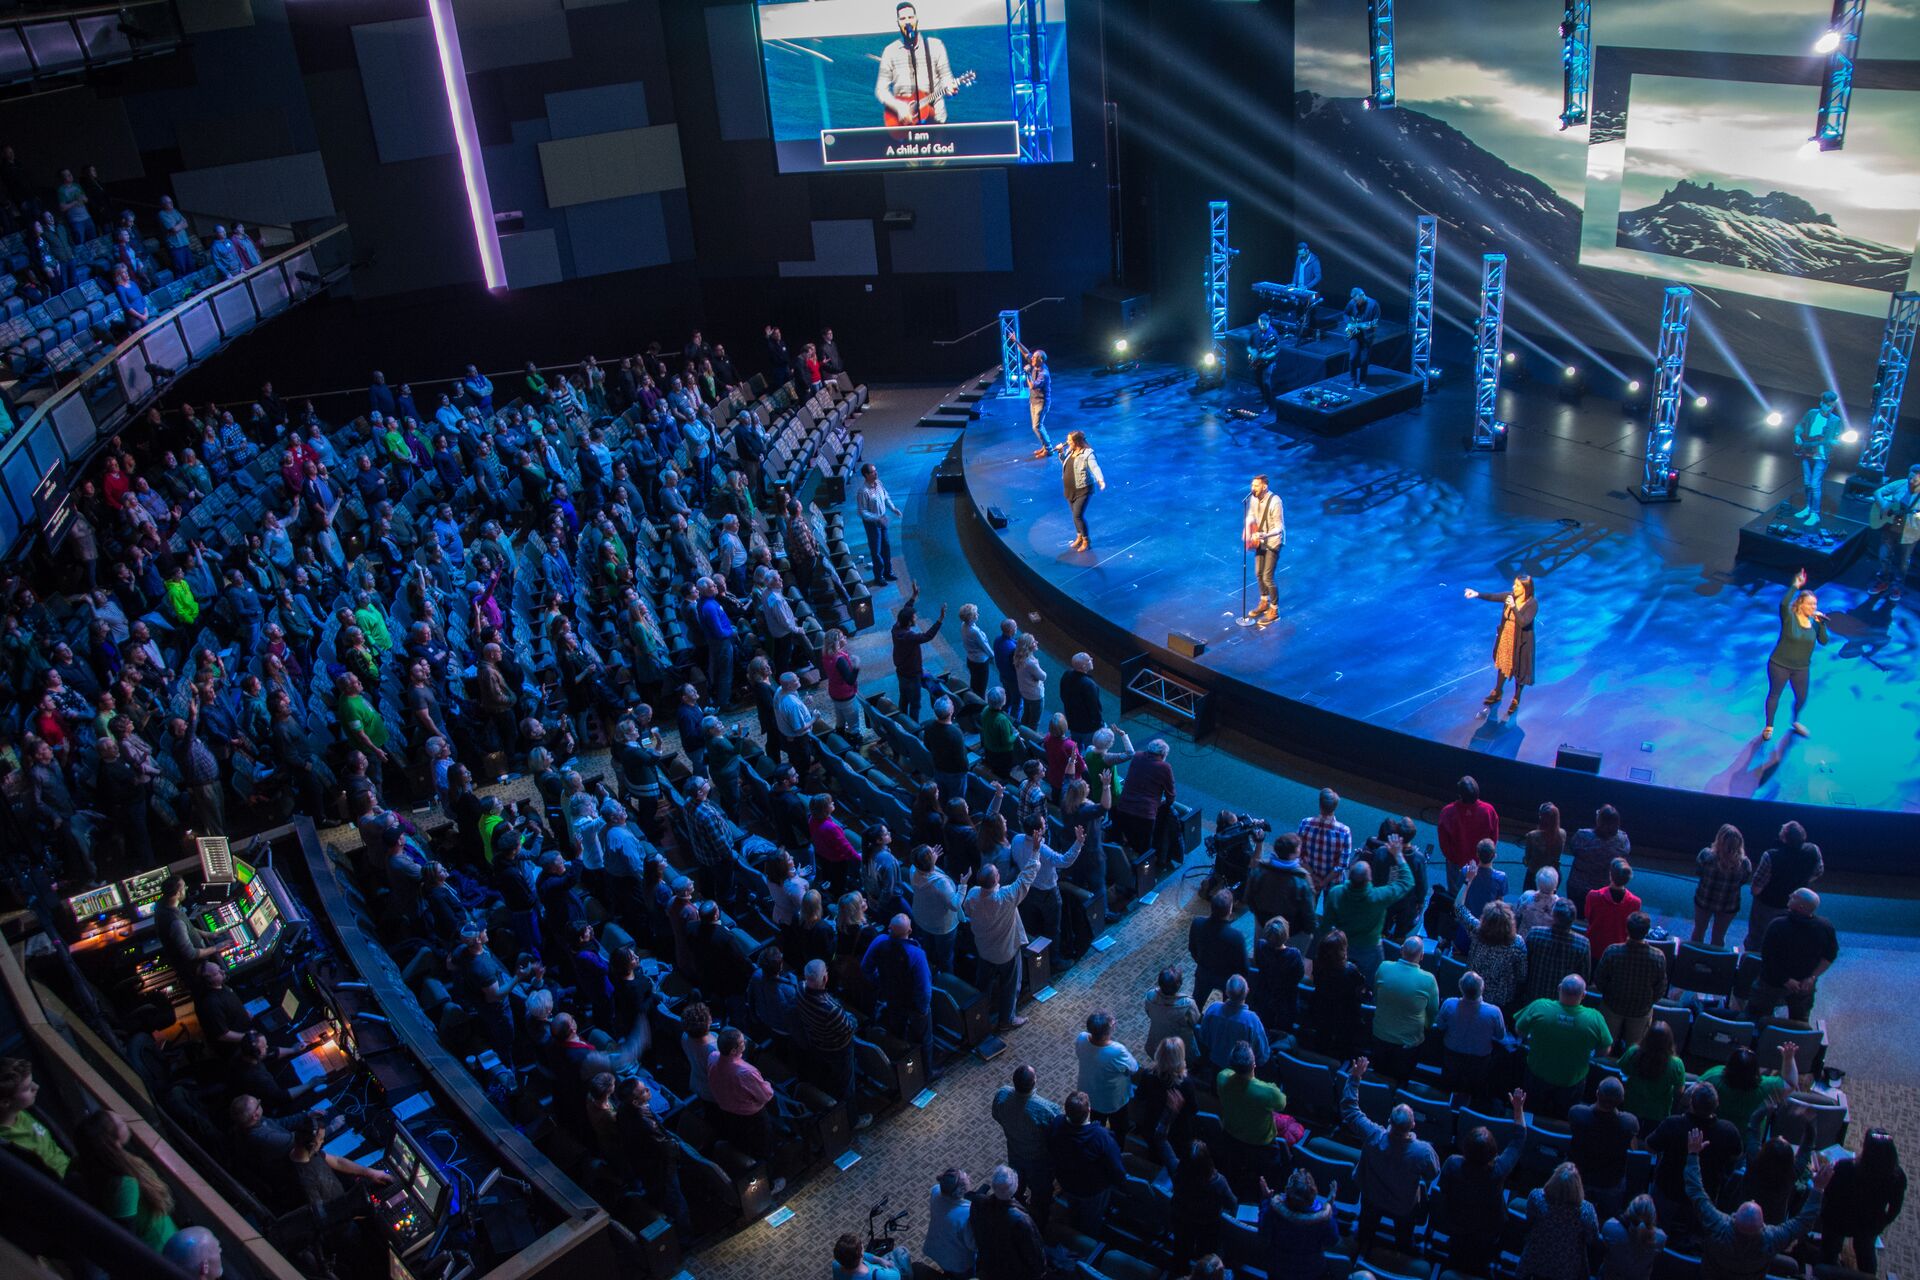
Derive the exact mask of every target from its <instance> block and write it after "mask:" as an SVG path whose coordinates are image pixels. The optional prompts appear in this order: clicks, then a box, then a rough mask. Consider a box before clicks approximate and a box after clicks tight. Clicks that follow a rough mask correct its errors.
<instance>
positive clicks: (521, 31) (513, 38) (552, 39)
mask: <svg viewBox="0 0 1920 1280" xmlns="http://www.w3.org/2000/svg"><path fill="white" fill-rule="evenodd" d="M453 16H454V20H455V21H456V22H458V23H459V25H460V54H461V57H462V59H463V60H464V61H465V62H466V64H467V75H468V76H469V77H472V76H477V75H479V74H480V73H481V72H483V71H497V70H499V69H500V68H501V67H524V66H529V65H531V64H533V63H536V62H559V61H561V60H563V59H566V58H570V57H572V56H573V42H572V40H571V38H570V37H569V35H568V32H567V14H566V10H565V8H564V7H563V6H562V5H561V3H560V0H453Z"/></svg>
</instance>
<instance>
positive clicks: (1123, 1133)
mask: <svg viewBox="0 0 1920 1280" xmlns="http://www.w3.org/2000/svg"><path fill="white" fill-rule="evenodd" d="M1073 1049H1074V1057H1075V1058H1076V1059H1078V1061H1079V1064H1080V1076H1079V1089H1080V1092H1081V1093H1083V1094H1085V1095H1086V1097H1087V1100H1088V1105H1090V1106H1091V1107H1092V1108H1093V1118H1094V1119H1095V1120H1098V1121H1099V1122H1100V1123H1101V1124H1103V1125H1105V1126H1107V1127H1108V1128H1109V1129H1111V1130H1113V1136H1114V1137H1115V1138H1116V1139H1118V1140H1120V1141H1122V1142H1124V1141H1126V1137H1127V1127H1128V1126H1127V1104H1128V1103H1129V1102H1131V1101H1132V1100H1133V1075H1134V1073H1135V1072H1136V1071H1138V1070H1139V1069H1140V1064H1139V1063H1138V1062H1137V1061H1135V1060H1134V1056H1133V1054H1132V1053H1131V1052H1129V1051H1128V1049H1127V1046H1125V1045H1123V1044H1121V1043H1120V1042H1119V1041H1117V1040H1115V1039H1114V1038H1113V1015H1112V1014H1110V1013H1108V1012H1107V1011H1106V1010H1104V1009H1097V1010H1095V1011H1094V1012H1092V1013H1090V1014H1088V1015H1087V1029H1086V1030H1085V1031H1082V1032H1081V1033H1080V1034H1079V1036H1077V1037H1076V1038H1075V1040H1074V1045H1073Z"/></svg>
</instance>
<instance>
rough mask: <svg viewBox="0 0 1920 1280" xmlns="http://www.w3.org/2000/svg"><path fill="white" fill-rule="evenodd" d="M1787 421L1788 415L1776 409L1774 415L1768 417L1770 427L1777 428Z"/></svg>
mask: <svg viewBox="0 0 1920 1280" xmlns="http://www.w3.org/2000/svg"><path fill="white" fill-rule="evenodd" d="M1786 420H1787V415H1786V414H1784V413H1781V412H1780V411H1779V410H1778V409H1775V410H1774V411H1773V412H1772V413H1770V414H1768V415H1767V425H1768V426H1770V427H1777V426H1779V425H1780V424H1781V423H1783V422H1785V421H1786Z"/></svg>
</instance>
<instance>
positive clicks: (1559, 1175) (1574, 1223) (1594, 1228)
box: [1520, 1162, 1600, 1280]
mask: <svg viewBox="0 0 1920 1280" xmlns="http://www.w3.org/2000/svg"><path fill="white" fill-rule="evenodd" d="M1599 1238H1600V1222H1599V1220H1598V1219H1597V1218H1596V1217H1595V1216H1594V1212H1593V1206H1592V1205H1590V1204H1588V1203H1587V1200H1586V1195H1585V1192H1584V1190H1583V1189H1582V1187H1581V1185H1580V1171H1579V1170H1578V1169H1576V1168H1574V1167H1573V1165H1572V1164H1571V1163H1570V1162H1567V1163H1562V1164H1561V1165H1560V1166H1559V1167H1557V1168H1556V1169H1554V1171H1553V1173H1552V1174H1551V1175H1549V1176H1548V1178H1547V1185H1546V1186H1544V1187H1535V1188H1534V1189H1533V1190H1532V1191H1531V1192H1529V1193H1528V1194H1527V1240H1526V1244H1525V1245H1524V1246H1522V1248H1521V1250H1520V1274H1521V1275H1522V1276H1526V1277H1529V1280H1586V1277H1587V1276H1588V1275H1590V1274H1592V1270H1593V1268H1592V1264H1591V1260H1590V1258H1589V1256H1588V1253H1589V1250H1591V1249H1592V1248H1593V1245H1594V1243H1595V1242H1596V1241H1598V1240H1599Z"/></svg>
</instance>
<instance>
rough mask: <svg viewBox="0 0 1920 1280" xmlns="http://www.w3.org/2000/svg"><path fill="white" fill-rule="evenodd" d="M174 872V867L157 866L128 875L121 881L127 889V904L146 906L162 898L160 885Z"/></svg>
mask: <svg viewBox="0 0 1920 1280" xmlns="http://www.w3.org/2000/svg"><path fill="white" fill-rule="evenodd" d="M172 874H173V868H172V867H155V868H154V869H153V870H151V871H142V872H141V873H140V874H139V875H133V876H128V877H127V878H126V879H125V880H122V881H121V882H120V884H121V886H122V887H123V888H124V889H125V890H126V891H127V905H128V906H133V907H139V906H145V905H146V904H148V903H152V902H158V901H159V900H160V886H161V885H163V884H165V883H166V882H167V877H168V876H170V875H172Z"/></svg>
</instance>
